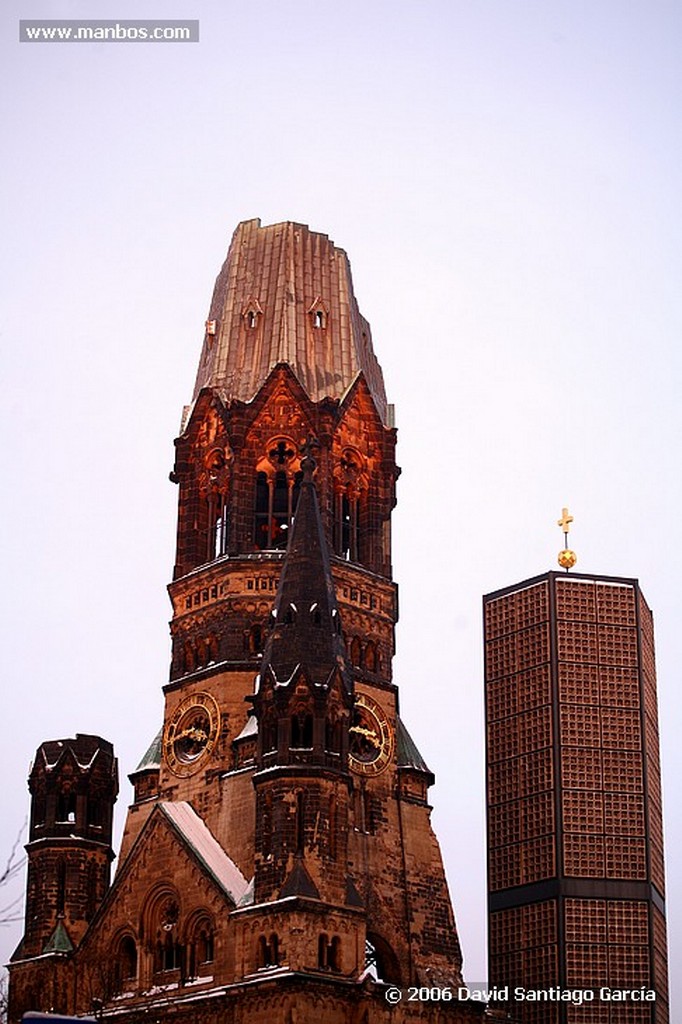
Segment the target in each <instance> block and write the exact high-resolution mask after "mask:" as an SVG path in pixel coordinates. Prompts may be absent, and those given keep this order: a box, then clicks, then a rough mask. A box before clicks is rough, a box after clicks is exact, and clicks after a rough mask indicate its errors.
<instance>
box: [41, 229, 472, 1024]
mask: <svg viewBox="0 0 682 1024" xmlns="http://www.w3.org/2000/svg"><path fill="white" fill-rule="evenodd" d="M395 445H396V430H395V428H394V426H393V420H392V408H391V407H390V406H389V405H388V404H387V401H386V395H385V391H384V384H383V378H382V374H381V369H380V367H379V364H378V362H377V360H376V357H375V355H374V351H373V348H372V341H371V333H370V327H369V324H368V323H367V321H366V320H365V319H364V318H363V317H362V316H361V314H360V312H359V309H358V305H357V302H356V299H355V296H354V293H353V285H352V280H351V275H350V266H349V262H348V258H347V256H346V254H345V253H344V252H343V250H341V249H339V248H337V247H336V246H335V245H334V243H333V242H332V241H330V239H329V238H328V237H327V236H326V235H322V234H318V233H315V232H312V231H310V230H309V229H308V228H307V227H306V226H305V225H301V224H294V223H283V224H275V225H271V226H268V227H262V226H261V224H260V222H259V221H257V220H253V221H247V222H245V223H243V224H240V225H239V226H238V228H237V230H236V232H235V234H234V237H233V239H232V244H231V246H230V250H229V252H228V255H227V259H226V261H225V264H224V266H223V268H222V270H221V272H220V274H219V276H218V279H217V282H216V286H215V291H214V294H213V299H212V302H211V306H210V311H209V315H208V319H207V321H206V325H205V333H204V339H203V347H202V351H201V356H200V363H199V370H198V374H197V380H196V385H195V389H194V394H193V396H192V402H191V404H190V406H189V407H187V408H186V409H185V412H184V416H183V421H182V426H181V432H180V436H179V437H178V439H177V440H176V443H175V449H176V452H175V465H174V469H173V472H172V474H171V479H172V480H173V482H174V483H175V484H176V485H177V487H178V529H177V545H176V555H175V567H174V571H173V580H172V582H171V583H170V585H169V594H170V599H171V603H172V621H171V643H172V653H171V667H170V678H169V681H168V683H167V684H166V686H165V687H164V694H165V713H164V721H163V723H162V727H161V729H160V731H159V734H158V736H157V737H156V738H155V739H154V741H153V742H152V743H151V745H150V747H149V750H148V751H147V752H146V754H145V755H144V757H143V758H142V760H141V762H140V764H139V765H138V767H137V768H136V769H135V771H134V772H133V773H132V774H131V776H130V779H131V782H132V783H133V787H134V798H133V803H132V805H131V807H130V809H129V812H128V818H127V822H126V827H125V833H124V837H123V843H122V849H121V852H120V857H119V865H118V870H117V873H116V877H115V880H114V883H113V885H112V887H111V889H110V890H109V892H108V894H107V896H106V897H105V899H104V902H103V904H102V905H101V906H100V908H99V910H98V911H97V913H96V915H95V918H94V919H93V921H92V922H91V924H90V927H89V928H88V929H87V931H86V933H85V934H84V935H83V936H82V937H81V936H78V937H77V938H78V939H79V940H80V944H79V945H78V947H77V948H76V949H75V951H74V952H73V954H71V956H72V958H75V960H76V962H77V965H78V970H76V971H74V972H73V975H72V977H73V979H74V981H73V988H72V991H71V992H70V994H69V997H68V999H67V1000H66V1004H67V1005H66V1008H67V1009H73V1008H76V1009H77V1010H79V1011H80V1012H90V1011H91V1010H92V1008H93V1005H94V1006H96V1007H97V1010H98V1012H99V1013H100V1014H101V1015H102V1017H103V1018H104V1019H106V1017H107V1016H108V1015H112V1016H115V1017H116V1020H117V1021H119V1022H120V1024H133V1022H134V1021H136V1020H137V1019H138V1016H139V1015H140V1014H141V1013H142V1012H146V1011H148V1012H152V1011H153V1013H154V1015H155V1016H154V1019H156V1020H158V1021H166V1020H170V1019H171V1017H172V1019H173V1021H174V1022H177V1024H189V1022H190V1021H191V1022H192V1024H217V1022H218V1021H227V1020H229V1021H230V1022H233V1024H241V1022H244V1024H245V1022H247V1021H248V1022H249V1024H266V1022H267V1024H293V1022H295V1021H307V1020H312V1019H319V1020H323V1021H325V1022H326V1024H375V1022H377V1024H378V1022H384V1021H386V1022H388V1021H389V1020H390V1021H391V1022H392V1024H399V1022H402V1021H411V1020H420V1021H431V1020H433V1021H435V1020H438V1021H446V1020H448V1021H450V1020H452V1021H465V1020H472V1019H478V1018H480V1017H481V1016H482V1015H483V1012H484V1008H483V1006H482V1005H480V1004H474V1003H473V1002H463V1003H459V1002H458V1001H457V999H456V990H457V987H458V986H459V985H461V984H462V975H461V967H462V957H461V952H460V948H459V942H458V937H457V931H456V927H455V921H454V916H453V911H452V906H451V903H450V897H449V894H448V889H447V883H446V880H445V874H444V871H443V865H442V861H441V856H440V851H439V847H438V843H437V840H436V838H435V836H434V834H433V831H432V829H431V825H430V813H431V808H430V805H429V802H428V789H429V787H430V786H431V785H432V783H433V781H434V777H433V775H432V773H431V772H430V770H429V768H428V767H427V765H426V763H425V761H424V759H423V758H422V756H421V754H420V753H419V751H418V750H417V748H416V746H415V744H414V742H413V741H412V739H411V738H410V735H409V733H408V731H407V729H406V727H405V725H404V723H403V722H402V720H401V717H400V708H399V694H398V688H397V686H396V684H395V683H394V681H393V678H392V658H393V653H394V631H395V625H396V621H397V588H396V585H395V583H394V582H393V579H392V570H391V526H390V523H391V512H392V510H393V507H394V505H395V485H396V480H397V477H398V474H399V470H398V468H397V466H396V462H395ZM102 965H109V966H108V968H107V969H103V967H102ZM389 985H393V986H398V987H401V988H403V989H407V987H408V986H421V987H428V988H429V990H431V989H433V990H434V991H436V990H437V991H440V990H441V989H447V990H448V991H450V992H451V994H452V996H454V998H453V999H449V998H448V996H447V995H446V996H445V999H444V1001H442V1002H441V1001H437V1004H436V1003H433V1004H430V1005H427V1006H425V1005H424V1003H423V1002H422V1003H420V1002H414V1003H410V1002H408V1001H407V1000H405V1002H403V1003H402V1004H401V1005H400V1006H399V1007H393V1006H392V1004H391V1002H390V1000H387V998H386V991H387V987H388V986H389ZM38 1008H42V1007H38Z"/></svg>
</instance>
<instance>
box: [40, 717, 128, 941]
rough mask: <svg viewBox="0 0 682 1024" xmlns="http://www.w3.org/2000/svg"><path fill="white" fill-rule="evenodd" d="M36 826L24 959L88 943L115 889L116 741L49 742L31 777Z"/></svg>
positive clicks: (79, 739)
mask: <svg viewBox="0 0 682 1024" xmlns="http://www.w3.org/2000/svg"><path fill="white" fill-rule="evenodd" d="M28 785H29V790H30V792H31V824H30V832H29V842H28V846H27V847H26V849H27V853H28V885H27V895H26V931H25V935H24V938H23V941H22V944H21V947H20V955H21V957H26V956H38V955H40V954H42V953H50V952H55V951H58V952H60V953H63V952H67V951H68V948H69V946H71V947H75V946H77V945H78V943H79V942H80V940H81V938H82V936H83V934H84V932H85V930H86V928H87V926H88V922H89V921H90V920H91V919H92V917H93V916H94V914H95V911H96V910H97V907H98V906H99V905H100V903H101V902H102V900H103V898H104V895H105V893H106V891H107V889H108V888H109V878H110V865H111V862H112V860H113V857H114V854H113V851H112V848H111V837H112V821H113V809H114V803H115V801H116V796H117V794H118V769H117V763H116V758H115V757H114V750H113V747H112V745H111V743H108V742H107V741H106V740H103V739H101V738H100V737H99V736H85V735H82V734H80V733H78V734H77V735H76V737H75V739H64V740H48V741H47V742H45V743H42V744H41V745H40V747H38V750H37V752H36V756H35V760H34V762H33V765H32V767H31V772H30V775H29V781H28Z"/></svg>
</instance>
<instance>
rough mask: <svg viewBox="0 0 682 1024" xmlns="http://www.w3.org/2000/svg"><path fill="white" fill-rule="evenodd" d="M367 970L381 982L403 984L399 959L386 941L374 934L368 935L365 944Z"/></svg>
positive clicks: (369, 933)
mask: <svg viewBox="0 0 682 1024" xmlns="http://www.w3.org/2000/svg"><path fill="white" fill-rule="evenodd" d="M365 969H366V970H369V972H370V974H371V975H372V976H373V977H374V978H377V979H378V980H379V981H386V982H388V983H389V984H393V985H400V983H401V977H400V966H399V964H398V958H397V957H396V955H395V953H394V952H393V950H392V949H391V947H390V946H389V944H388V943H387V942H386V941H385V939H382V938H381V936H379V935H377V934H376V933H373V932H368V933H367V939H366V942H365Z"/></svg>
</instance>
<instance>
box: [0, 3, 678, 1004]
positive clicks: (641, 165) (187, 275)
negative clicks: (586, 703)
mask: <svg viewBox="0 0 682 1024" xmlns="http://www.w3.org/2000/svg"><path fill="white" fill-rule="evenodd" d="M143 6H144V10H141V9H140V4H139V3H138V2H136V0H99V2H98V3H96V4H95V3H85V2H79V0H72V2H69V0H54V2H47V0H43V2H41V0H21V2H18V0H4V3H3V5H2V14H1V15H0V18H1V19H2V21H1V26H2V28H1V40H0V43H1V52H0V62H1V64H0V66H1V67H2V68H3V71H2V75H3V77H4V89H3V90H2V96H1V98H0V110H1V117H2V122H1V127H2V138H3V140H4V142H5V146H4V156H3V159H2V163H1V165H0V175H1V177H2V188H1V196H0V202H1V203H2V237H3V242H4V244H3V246H2V257H1V258H2V267H1V268H0V289H2V293H3V304H2V319H1V323H0V330H1V331H2V336H1V337H2V385H3V390H4V395H3V398H2V405H1V409H2V419H3V423H2V436H3V439H4V443H3V446H2V460H3V467H2V476H3V494H4V497H3V501H2V506H1V509H2V512H1V514H2V517H3V526H2V531H1V537H2V545H3V552H2V564H3V569H4V586H3V592H2V616H1V618H0V622H1V623H2V627H1V628H2V630H3V633H4V636H3V645H2V649H3V652H4V675H5V681H4V691H3V692H4V694H5V698H4V706H3V719H4V721H3V730H2V735H3V743H2V744H1V746H0V770H1V772H2V779H3V813H2V831H3V835H2V837H0V840H1V842H0V855H1V854H2V852H3V851H5V850H9V848H10V846H11V843H12V841H13V838H14V836H15V834H16V833H17V832H18V831H19V829H20V828H21V826H22V822H23V821H24V818H25V815H26V813H27V809H28V794H27V790H26V781H25V780H26V775H27V770H28V766H29V762H30V760H31V758H32V756H33V754H34V752H35V749H36V747H37V746H38V744H39V743H40V742H41V741H43V740H45V739H49V738H58V737H64V736H69V735H74V733H75V732H76V731H80V732H94V733H99V734H101V735H103V736H105V737H106V738H108V739H110V740H111V741H113V743H114V744H115V747H116V750H117V753H118V756H119V759H120V768H121V775H122V792H121V796H120V798H119V806H118V820H119V829H120V827H121V824H122V818H123V815H124V813H125V808H126V806H127V804H128V802H129V799H130V788H129V786H128V783H127V781H126V774H127V773H128V772H129V771H131V770H132V769H133V768H134V767H135V765H136V764H137V761H138V760H139V757H140V756H141V755H142V753H143V752H144V750H145V749H146V747H147V745H148V743H149V741H150V740H151V739H152V737H153V736H154V734H155V733H156V731H157V729H158V727H159V725H160V722H161V719H162V709H163V703H162V695H161V687H162V685H163V684H164V682H165V681H166V679H167V673H168V662H169V639H168V625H167V623H168V619H169V617H170V611H171V609H170V604H169V602H168V598H167V595H166V592H165V586H166V584H167V582H168V581H169V580H170V577H171V570H172V565H173V556H174V530H175V501H176V490H175V488H174V486H173V485H172V484H171V483H169V482H168V472H169V470H170V469H171V467H172V463H173V444H172V442H173V438H174V437H175V436H176V434H177V431H178V428H179V423H180V414H181V409H182V406H183V404H185V403H186V402H188V401H189V399H190V396H191V390H192V385H193V381H194V375H195V372H196V365H197V361H198V358H199V351H200V346H201V341H202V335H203V323H204V320H205V318H206V314H207V312H208V304H209V299H210V296H211V291H212V288H213V282H214V279H215V276H216V274H217V272H218V270H219V268H220V265H221V263H222V260H223V259H224V256H225V252H226V250H227V246H228V244H229V240H230V236H231V234H232V231H233V229H234V227H235V225H236V223H237V222H238V221H240V220H244V219H247V218H251V217H260V218H261V219H262V221H263V223H264V224H267V223H272V222H274V221H281V220H297V221H301V222H303V223H307V224H309V225H310V227H311V228H312V229H314V230H316V231H322V232H325V233H327V234H329V235H330V237H332V238H333V239H334V241H335V242H336V244H337V245H339V246H341V247H343V248H345V249H346V250H347V252H348V253H349V256H350V259H351V262H352V267H353V275H354V281H355V289H356V294H357V296H358V300H359V303H360V308H361V310H362V312H363V314H364V315H365V316H366V317H367V318H368V319H369V320H370V322H371V324H372V330H373V337H374V343H375V348H376V352H377V355H378V358H379V360H380V362H381V364H382V366H383V368H384V374H385V378H386V386H387V391H388V395H389V401H393V402H395V404H396V415H397V425H398V427H399V448H398V461H399V463H400V464H401V465H402V467H403V474H402V476H401V478H400V481H399V503H398V509H397V511H396V513H395V516H394V564H395V572H396V577H397V580H398V582H399V584H400V607H401V621H400V623H399V626H398V634H397V642H398V656H397V658H396V662H395V680H396V682H397V683H398V684H399V685H400V687H401V706H402V711H403V717H404V718H405V721H406V723H407V725H408V728H409V729H410V731H411V732H412V734H413V735H414V738H415V740H416V741H417V743H418V745H419V747H420V749H421V751H422V753H423V755H424V756H425V758H426V760H427V761H428V763H429V765H430V767H431V768H432V769H433V770H434V771H435V773H436V776H437V785H436V787H435V789H434V790H432V802H433V803H434V807H435V810H434V816H433V817H434V823H435V826H436V829H437V832H438V835H439V837H440V840H441V845H442V849H443V854H444V859H445V864H446V869H447V873H448V877H449V881H450V886H451V890H452V895H453V899H454V904H455V911H456V914H457V918H458V924H459V929H460V934H461V940H462V945H463V949H464V955H465V975H466V977H467V979H469V980H470V981H479V980H482V978H483V977H484V976H485V973H486V969H485V919H486V912H485V877H484V866H485V840H484V760H483V758H484V752H483V721H482V705H483V683H482V657H481V625H480V620H481V595H482V594H483V593H486V592H489V591H491V590H495V589H497V588H498V587H502V586H505V585H507V584H511V583H514V582H517V581H519V580H523V579H525V578H527V577H530V576H533V575H535V574H537V573H540V572H544V571H546V570H548V569H552V568H555V567H556V553H557V551H558V550H559V548H560V547H561V546H562V540H563V538H562V534H561V531H560V530H559V528H558V527H557V526H556V520H557V519H558V517H559V515H560V513H561V508H562V506H564V505H568V506H569V507H570V509H571V511H572V512H573V514H574V515H575V523H574V528H573V532H572V535H571V537H572V544H573V546H574V547H575V549H576V551H577V552H578V557H579V565H578V567H579V568H580V569H582V570H584V571H586V572H592V573H607V574H613V575H622V576H636V577H638V578H639V579H640V581H641V584H642V587H643V590H644V593H645V595H646V596H647V599H648V601H649V603H650V605H651V606H652V608H653V611H654V614H655V620H656V629H657V654H658V670H659V700H660V708H661V724H662V738H663V766H664V800H665V816H666V842H667V869H668V881H669V891H668V897H669V899H668V920H669V933H670V966H671V977H672V979H673V984H675V979H676V978H679V977H680V976H681V975H682V925H681V923H680V911H681V909H682V857H681V856H680V843H681V840H682V807H681V801H680V799H679V779H680V776H681V775H682V744H680V741H679V736H680V733H681V731H682V698H681V696H680V686H679V666H680V664H682V629H680V624H679V606H680V600H679V594H678V590H679V581H680V579H681V578H682V566H681V564H680V561H681V557H680V544H679V541H678V534H679V529H678V520H679V517H680V513H681V510H682V483H681V477H682V472H681V466H680V438H681V436H682V431H681V426H682V424H681V419H682V414H681V412H680V383H681V382H680V360H681V356H680V340H679V339H680V329H681V327H682V324H681V320H682V297H681V296H682V288H681V285H680V281H681V280H682V253H681V235H680V227H681V216H680V155H681V154H680V148H681V146H680V124H681V118H680V104H681V97H682V81H681V78H682V61H681V60H680V54H681V53H682V7H680V5H679V3H677V2H668V3H666V2H661V0H525V2H524V0H413V2H409V3H406V2H401V0H390V2H388V0H345V2H343V3H340V2H333V3H332V2H328V0H307V2H306V0H260V2H259V0H248V2H247V0H232V2H230V0H228V2H224V0H204V2H200V0H182V2H179V0H178V2H175V0H163V2H160V0H146V3H145V4H144V5H143ZM141 16H143V17H150V18H151V17H159V18H160V17H164V18H198V19H199V20H200V23H201V25H200V32H201V41H200V42H199V43H196V44H162V45H153V44H146V45H145V44H134V43H127V44H105V43H98V44H85V45H78V44H71V45H49V44H44V45H31V44H19V42H18V22H19V18H20V17H21V18H33V19H37V18H53V19H54V18H93V17H97V18H119V19H122V18H135V17H141ZM20 931H21V928H20V926H19V925H17V926H16V927H14V928H13V929H10V928H4V929H2V930H0V952H1V954H2V956H3V958H4V960H6V959H7V958H8V956H9V955H10V953H11V951H12V949H13V947H14V945H15V944H16V942H17V941H18V937H19V934H20ZM677 1005H678V1012H682V1008H679V1007H680V997H679V996H678V997H677ZM674 1006H675V1001H673V1007H674ZM674 1014H675V1011H674V1009H673V1018H674Z"/></svg>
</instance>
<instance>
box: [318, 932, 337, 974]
mask: <svg viewBox="0 0 682 1024" xmlns="http://www.w3.org/2000/svg"><path fill="white" fill-rule="evenodd" d="M317 966H318V967H319V968H320V969H321V970H323V971H340V970H341V939H340V938H339V936H338V935H335V936H334V937H333V938H332V939H330V938H329V936H328V935H326V934H325V933H322V935H320V937H319V939H318V940H317Z"/></svg>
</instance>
